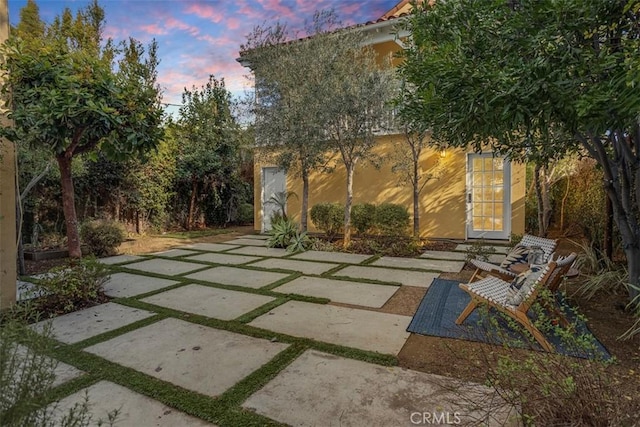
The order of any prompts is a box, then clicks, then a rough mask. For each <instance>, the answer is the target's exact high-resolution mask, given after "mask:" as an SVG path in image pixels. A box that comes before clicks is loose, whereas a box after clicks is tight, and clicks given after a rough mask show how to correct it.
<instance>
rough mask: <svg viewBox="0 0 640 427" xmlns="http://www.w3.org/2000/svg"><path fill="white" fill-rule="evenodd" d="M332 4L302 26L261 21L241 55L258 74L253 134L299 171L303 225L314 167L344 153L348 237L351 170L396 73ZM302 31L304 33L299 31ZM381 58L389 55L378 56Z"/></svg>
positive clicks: (382, 114) (365, 149)
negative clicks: (344, 25) (263, 24)
mask: <svg viewBox="0 0 640 427" xmlns="http://www.w3.org/2000/svg"><path fill="white" fill-rule="evenodd" d="M340 27H341V24H340V22H339V21H338V20H337V18H336V15H335V13H334V12H333V11H323V12H316V14H315V15H314V19H313V22H311V23H310V24H308V25H307V26H306V28H305V31H304V33H303V34H298V33H295V32H292V31H290V30H289V29H287V28H286V26H283V25H280V24H276V25H273V26H270V27H266V28H261V27H258V28H256V29H255V30H254V31H253V33H252V34H251V35H250V36H249V38H248V41H247V43H246V44H245V45H243V46H242V51H243V53H242V55H241V58H242V61H246V63H247V65H249V66H250V67H251V68H252V69H253V70H254V71H255V75H256V100H257V102H256V135H257V141H258V143H259V144H260V145H261V146H265V147H267V148H271V151H272V152H275V153H276V156H277V160H278V163H279V164H280V166H281V167H283V168H291V167H295V170H296V171H297V172H298V174H299V175H300V176H301V178H302V182H303V194H302V210H301V227H302V228H303V229H306V226H307V211H308V194H309V173H310V172H311V171H313V170H315V169H318V168H321V167H322V166H324V165H325V164H326V162H327V157H326V153H327V152H337V153H339V158H340V159H341V161H342V163H343V164H344V166H345V168H346V171H347V182H346V203H345V245H348V243H349V240H350V230H351V228H350V224H351V204H352V200H353V173H354V171H355V167H356V165H357V164H358V163H359V162H360V161H361V160H362V159H365V158H367V157H369V155H370V152H371V148H372V146H373V143H374V131H375V129H377V128H378V127H379V125H380V121H381V120H382V119H386V118H387V117H388V116H387V114H388V112H389V109H388V108H389V106H388V102H389V100H390V99H391V94H392V93H393V90H392V88H393V84H392V82H391V81H392V78H391V73H390V72H388V70H385V69H384V66H382V67H381V66H380V65H379V64H378V63H377V58H376V53H375V52H374V51H373V49H372V48H371V47H370V46H366V44H367V42H366V38H365V35H364V33H363V32H362V31H361V30H360V29H358V28H351V29H339V28H340ZM302 36H304V37H302ZM381 62H384V61H381Z"/></svg>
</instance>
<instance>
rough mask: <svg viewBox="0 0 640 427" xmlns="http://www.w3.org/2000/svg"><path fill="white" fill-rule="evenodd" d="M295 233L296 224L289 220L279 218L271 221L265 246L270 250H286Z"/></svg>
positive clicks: (296, 229) (296, 230)
mask: <svg viewBox="0 0 640 427" xmlns="http://www.w3.org/2000/svg"><path fill="white" fill-rule="evenodd" d="M297 233H298V224H296V223H295V221H293V220H291V219H284V218H280V219H278V220H276V221H271V230H269V232H268V234H269V239H267V246H268V247H270V248H282V249H286V248H287V247H288V246H289V244H290V243H291V240H292V239H294V238H295V236H296V234H297Z"/></svg>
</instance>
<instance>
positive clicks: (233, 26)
mask: <svg viewBox="0 0 640 427" xmlns="http://www.w3.org/2000/svg"><path fill="white" fill-rule="evenodd" d="M227 28H229V29H230V30H237V29H238V28H240V21H239V20H238V19H236V18H229V19H227Z"/></svg>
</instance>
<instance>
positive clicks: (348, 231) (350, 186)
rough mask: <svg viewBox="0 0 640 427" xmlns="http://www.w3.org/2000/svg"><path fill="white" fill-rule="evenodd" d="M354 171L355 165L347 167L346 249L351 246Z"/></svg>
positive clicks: (345, 206) (344, 242)
mask: <svg viewBox="0 0 640 427" xmlns="http://www.w3.org/2000/svg"><path fill="white" fill-rule="evenodd" d="M353 170H354V165H353V164H350V165H349V166H347V200H346V202H345V204H344V241H343V246H344V248H345V249H346V248H348V247H349V244H351V203H352V202H353Z"/></svg>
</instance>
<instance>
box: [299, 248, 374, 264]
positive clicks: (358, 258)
mask: <svg viewBox="0 0 640 427" xmlns="http://www.w3.org/2000/svg"><path fill="white" fill-rule="evenodd" d="M291 258H295V259H304V260H307V261H326V262H335V263H339V264H360V263H361V262H362V261H365V260H368V259H369V258H371V255H362V254H348V253H344V252H323V251H305V252H301V253H299V254H296V255H294V256H292V257H291Z"/></svg>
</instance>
